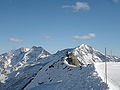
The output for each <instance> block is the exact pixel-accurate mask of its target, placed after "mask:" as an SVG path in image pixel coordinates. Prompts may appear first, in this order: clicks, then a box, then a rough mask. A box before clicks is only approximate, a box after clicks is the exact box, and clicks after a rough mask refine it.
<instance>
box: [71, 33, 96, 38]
mask: <svg viewBox="0 0 120 90" xmlns="http://www.w3.org/2000/svg"><path fill="white" fill-rule="evenodd" d="M94 37H96V34H95V33H89V34H88V35H84V36H79V35H76V36H73V38H74V39H91V38H94Z"/></svg>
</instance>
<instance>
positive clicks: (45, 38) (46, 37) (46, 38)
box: [42, 35, 50, 40]
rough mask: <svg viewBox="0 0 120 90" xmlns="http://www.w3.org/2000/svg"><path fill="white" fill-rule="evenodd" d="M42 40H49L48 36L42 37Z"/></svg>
mask: <svg viewBox="0 0 120 90" xmlns="http://www.w3.org/2000/svg"><path fill="white" fill-rule="evenodd" d="M42 38H43V39H44V40H49V39H50V36H48V35H44V36H42Z"/></svg>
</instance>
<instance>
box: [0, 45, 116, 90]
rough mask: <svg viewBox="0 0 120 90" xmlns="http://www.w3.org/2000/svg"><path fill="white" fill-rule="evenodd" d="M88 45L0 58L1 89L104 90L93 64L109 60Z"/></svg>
mask: <svg viewBox="0 0 120 90" xmlns="http://www.w3.org/2000/svg"><path fill="white" fill-rule="evenodd" d="M117 59H118V58H117V57H115V56H107V57H105V55H104V54H102V53H101V52H99V51H97V50H95V49H94V48H92V47H91V46H89V45H85V44H82V45H81V46H78V47H76V48H71V49H65V50H62V51H58V52H57V53H56V54H52V55H51V54H50V53H49V52H48V51H46V50H45V49H43V48H42V47H35V46H33V47H32V48H20V49H17V50H13V51H10V52H8V53H4V54H2V55H0V82H1V83H0V88H1V90H23V89H24V90H107V89H108V86H107V84H105V83H104V82H103V81H102V80H101V78H100V77H99V76H98V74H97V72H96V71H95V67H94V63H95V62H104V61H112V62H115V61H116V60H117Z"/></svg>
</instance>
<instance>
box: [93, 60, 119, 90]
mask: <svg viewBox="0 0 120 90" xmlns="http://www.w3.org/2000/svg"><path fill="white" fill-rule="evenodd" d="M95 68H96V71H97V72H98V74H99V76H100V77H101V78H102V79H103V81H106V78H105V70H104V69H105V63H95ZM107 83H108V86H109V87H110V90H120V62H107Z"/></svg>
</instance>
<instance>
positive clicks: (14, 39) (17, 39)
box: [9, 38, 23, 43]
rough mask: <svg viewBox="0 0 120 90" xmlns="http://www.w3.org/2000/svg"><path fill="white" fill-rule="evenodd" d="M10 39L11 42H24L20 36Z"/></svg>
mask: <svg viewBox="0 0 120 90" xmlns="http://www.w3.org/2000/svg"><path fill="white" fill-rule="evenodd" d="M9 41H11V42H17V43H19V42H23V40H22V39H19V38H10V39H9Z"/></svg>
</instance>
